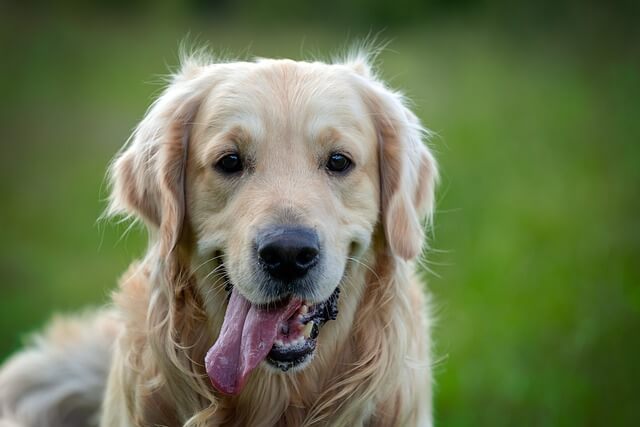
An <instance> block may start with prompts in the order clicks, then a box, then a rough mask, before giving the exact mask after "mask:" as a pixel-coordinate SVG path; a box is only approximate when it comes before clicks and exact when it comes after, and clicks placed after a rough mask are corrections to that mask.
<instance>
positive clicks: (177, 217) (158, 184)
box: [107, 62, 215, 255]
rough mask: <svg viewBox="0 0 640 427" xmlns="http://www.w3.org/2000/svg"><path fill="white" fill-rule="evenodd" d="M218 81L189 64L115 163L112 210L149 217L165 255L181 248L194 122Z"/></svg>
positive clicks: (148, 225)
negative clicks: (190, 141) (186, 178)
mask: <svg viewBox="0 0 640 427" xmlns="http://www.w3.org/2000/svg"><path fill="white" fill-rule="evenodd" d="M213 82H215V78H212V75H211V70H210V69H209V70H207V69H205V68H204V67H201V66H199V65H197V64H195V63H189V62H187V63H186V64H184V65H183V66H182V69H181V71H180V72H178V73H177V74H176V75H174V77H173V79H172V81H171V83H170V84H169V85H168V86H167V88H166V89H165V90H164V92H163V93H162V94H161V95H160V96H159V97H158V99H156V101H155V102H154V103H153V105H152V106H151V107H150V108H149V110H148V111H147V114H146V115H145V117H144V118H143V119H142V121H141V122H140V124H138V126H137V127H136V129H135V131H134V133H133V135H132V136H131V139H130V141H129V143H128V144H127V145H126V146H125V147H124V148H123V150H122V151H121V152H120V153H119V154H118V155H117V156H116V158H115V159H114V161H113V163H112V164H111V166H110V169H109V179H110V181H111V197H110V203H109V208H108V212H107V213H108V214H109V215H126V216H131V217H134V218H137V219H141V220H143V221H144V223H145V224H146V225H147V227H148V228H149V231H150V234H151V235H152V236H156V237H157V238H158V240H157V241H158V242H159V243H160V249H161V253H163V254H165V255H166V254H168V253H169V252H171V251H172V250H173V249H174V248H175V246H176V245H177V242H178V241H179V239H180V235H181V232H182V227H183V221H184V217H185V194H184V179H185V169H186V158H187V154H188V144H189V137H190V130H191V124H192V122H193V120H194V118H195V116H196V114H197V111H198V108H199V106H200V104H201V102H202V101H203V99H204V97H205V96H206V94H207V93H209V91H210V90H211V88H212V85H213Z"/></svg>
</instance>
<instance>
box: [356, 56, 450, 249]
mask: <svg viewBox="0 0 640 427" xmlns="http://www.w3.org/2000/svg"><path fill="white" fill-rule="evenodd" d="M354 70H355V71H356V73H357V74H358V81H359V83H358V85H359V86H360V88H361V90H362V92H363V99H364V101H365V104H366V105H367V107H368V108H369V111H370V114H371V117H372V119H373V122H374V124H375V128H376V131H377V134H378V147H379V153H380V155H379V162H380V199H381V209H382V212H381V213H382V224H383V227H384V231H385V237H386V240H387V243H388V245H389V247H390V249H391V251H392V253H393V254H394V255H397V256H399V257H401V258H403V259H405V260H410V259H413V258H415V257H416V256H418V255H419V254H420V253H421V251H422V246H423V244H424V240H425V232H424V226H425V221H426V222H427V223H430V221H431V217H432V214H433V209H434V190H435V184H436V181H437V177H438V171H437V164H436V161H435V159H434V157H433V155H432V154H431V152H430V151H429V149H428V148H427V146H426V145H425V144H424V142H423V138H424V137H425V135H426V134H427V130H426V129H425V128H423V127H422V125H421V124H420V121H419V120H418V118H417V117H416V115H415V114H413V112H411V111H410V110H409V109H408V108H407V107H406V105H405V101H404V97H403V96H402V95H401V94H399V93H397V92H394V91H392V90H390V89H389V88H387V87H386V86H385V85H384V83H382V82H381V81H379V80H378V79H376V78H375V77H374V76H373V73H372V72H371V70H370V69H369V68H368V66H367V65H366V64H364V63H362V62H361V63H357V64H356V66H354ZM363 70H364V71H363Z"/></svg>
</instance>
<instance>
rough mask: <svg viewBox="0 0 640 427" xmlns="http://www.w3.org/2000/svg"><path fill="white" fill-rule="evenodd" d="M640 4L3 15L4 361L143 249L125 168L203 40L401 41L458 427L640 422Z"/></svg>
mask: <svg viewBox="0 0 640 427" xmlns="http://www.w3.org/2000/svg"><path fill="white" fill-rule="evenodd" d="M637 4H638V3H637V2H632V1H627V2H624V1H621V2H616V3H605V2H577V1H567V2H561V3H557V2H551V1H550V0H543V1H540V2H527V3H522V4H520V3H515V2H508V1H506V0H484V1H474V0H456V1H454V2H445V1H443V0H431V1H422V2H421V1H417V0H396V1H394V2H387V1H382V0H373V1H366V2H365V1H364V0H356V1H353V2H339V1H337V0H329V1H327V2H324V3H322V4H321V3H311V2H299V1H293V0H272V1H266V0H257V1H253V2H249V1H248V0H241V1H233V2H232V1H231V0H220V1H215V2H206V1H204V0H191V1H187V2H184V3H179V2H171V1H161V2H152V1H149V0H135V1H123V0H116V1H113V0H111V1H107V0H101V1H99V2H97V3H87V2H81V1H78V0H66V1H61V2H57V3H56V4H55V6H54V5H53V3H51V2H45V1H40V2H32V3H30V4H29V5H25V4H21V5H17V4H7V3H3V4H1V5H0V49H1V52H2V58H3V59H2V65H1V66H0V93H1V94H2V98H0V99H1V101H0V144H1V150H2V151H1V153H2V155H1V156H0V183H1V184H0V200H2V209H0V223H1V224H2V229H1V231H0V237H1V242H2V245H0V359H4V358H6V357H8V355H9V354H10V353H11V352H12V351H14V350H16V349H17V348H19V346H20V345H21V343H22V339H23V337H24V336H26V334H27V333H29V332H30V331H33V330H36V329H37V328H38V327H40V326H41V325H42V324H44V322H45V321H46V320H47V319H48V318H50V316H51V314H52V313H54V312H69V311H74V310H81V309H82V307H85V306H86V305H94V306H95V305H98V304H102V303H105V302H107V301H108V294H109V292H110V290H112V289H113V287H114V286H115V282H116V278H117V277H118V275H119V274H120V273H121V272H122V271H124V269H125V268H126V266H127V264H128V263H129V262H130V261H131V260H132V259H134V258H135V257H136V256H139V255H140V254H141V253H143V250H144V245H145V236H144V232H143V231H142V230H140V229H133V230H131V231H130V232H128V233H126V234H125V235H124V237H123V234H124V232H125V231H126V230H127V225H126V224H120V225H117V224H111V223H103V222H99V221H97V218H98V217H99V216H100V213H101V211H102V209H103V208H104V198H105V196H106V190H105V188H104V171H105V169H106V166H107V164H108V162H109V160H110V158H111V157H112V156H113V154H114V153H115V152H116V151H117V150H118V148H119V147H120V146H121V145H122V143H123V142H124V141H125V140H126V138H127V136H128V134H129V132H130V130H131V129H132V128H133V126H134V125H135V123H136V121H137V120H139V119H140V118H141V117H142V115H143V114H144V111H145V109H146V107H147V106H148V105H149V103H150V102H151V100H152V99H153V96H154V95H156V94H157V93H158V92H159V90H160V88H161V85H160V84H159V82H160V81H161V76H162V74H164V73H166V71H167V68H168V66H175V65H176V63H177V59H176V58H177V46H178V42H179V41H180V40H181V39H183V38H184V36H185V35H186V34H188V33H190V34H191V35H192V38H194V39H196V40H199V41H201V42H208V43H209V45H210V46H211V47H212V48H213V50H214V51H224V52H234V53H238V54H240V55H244V56H251V55H252V54H256V55H260V56H276V57H284V56H288V57H293V58H304V57H309V56H317V55H318V54H322V53H325V54H328V53H332V52H335V51H336V50H339V49H340V47H342V46H345V43H346V42H348V40H354V39H357V38H358V37H361V36H364V35H366V34H367V33H372V34H376V33H377V32H378V31H379V30H380V29H383V28H386V30H385V31H384V32H383V33H382V37H383V38H387V39H391V40H392V43H391V44H390V47H389V49H387V50H386V51H385V52H383V54H382V55H381V58H380V59H381V61H380V62H381V64H382V70H381V71H382V74H383V76H385V78H387V79H388V80H389V81H390V82H391V84H392V86H394V87H398V88H402V89H404V90H405V91H406V92H407V94H408V95H409V96H410V98H411V99H413V100H414V102H415V110H416V112H417V113H418V114H419V116H420V117H421V118H422V119H423V121H424V122H425V123H426V124H427V125H428V126H429V127H430V128H432V129H433V130H435V131H436V132H437V134H438V136H437V137H436V138H434V140H433V141H431V145H432V147H433V148H434V150H435V152H436V154H437V157H438V159H439V161H440V164H441V169H442V173H443V178H442V183H441V186H440V189H439V196H438V213H437V215H436V222H435V223H436V227H435V230H434V231H433V238H432V250H431V251H430V252H429V253H428V255H427V260H426V262H425V266H426V267H427V268H428V269H429V270H431V272H425V277H426V279H427V281H428V282H429V288H430V290H431V292H432V293H433V296H434V298H433V300H434V311H435V314H436V315H437V318H438V323H437V326H436V328H435V331H434V338H435V343H436V344H435V353H436V358H437V363H436V365H435V373H436V382H437V384H436V390H435V396H436V402H435V408H436V419H437V425H442V426H450V427H453V426H481V425H486V426H494V427H495V426H513V425H526V426H602V425H606V426H635V425H640V413H639V412H638V402H639V401H640V393H639V392H638V387H637V384H639V383H640V365H639V364H638V362H637V360H638V359H639V358H640V286H639V285H640V265H639V263H638V259H639V255H640V223H639V221H638V215H639V212H640V144H639V143H640V120H638V112H640V60H639V58H640V55H638V53H639V52H638V45H639V43H638V37H637V36H638V34H637V31H638V30H637V18H638V14H637V11H638V7H637ZM325 21H328V22H325ZM347 44H348V43H347Z"/></svg>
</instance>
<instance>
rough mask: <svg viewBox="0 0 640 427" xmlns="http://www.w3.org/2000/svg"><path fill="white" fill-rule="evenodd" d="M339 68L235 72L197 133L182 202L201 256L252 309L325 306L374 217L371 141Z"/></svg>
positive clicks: (270, 66)
mask: <svg viewBox="0 0 640 427" xmlns="http://www.w3.org/2000/svg"><path fill="white" fill-rule="evenodd" d="M351 78H352V76H351V75H350V74H349V73H348V72H347V70H346V69H345V68H338V67H332V66H329V65H325V64H308V63H302V64H301V63H295V62H290V61H286V62H283V61H269V62H262V63H260V64H248V65H247V64H241V65H240V66H238V71H237V77H236V78H234V79H231V81H227V82H225V83H224V84H221V85H219V86H217V87H215V88H213V90H212V91H211V92H210V93H209V94H208V95H207V97H206V99H205V101H204V102H203V104H202V105H201V107H200V110H199V112H198V114H197V116H196V119H195V124H194V127H193V131H192V138H191V150H190V156H189V167H188V168H187V174H188V181H187V182H188V185H187V188H188V189H189V190H188V192H187V205H188V211H189V218H190V221H191V223H192V226H193V230H194V233H195V236H196V241H197V248H198V255H199V257H200V258H203V259H206V258H211V257H213V256H216V254H217V255H218V256H221V257H222V260H223V262H224V266H225V268H226V273H227V275H228V278H229V280H230V282H231V283H232V284H233V286H235V287H236V288H237V290H238V292H240V293H241V294H243V295H244V296H245V297H246V298H247V299H248V300H249V301H251V302H252V303H256V304H266V303H272V302H275V301H280V300H282V299H283V298H286V297H288V296H297V297H299V298H301V299H303V300H305V301H306V302H308V303H310V304H314V303H318V302H321V301H325V300H327V299H328V298H329V296H330V295H331V294H332V293H333V292H334V290H335V289H336V287H337V286H338V284H339V283H340V281H341V278H342V276H343V272H344V269H345V265H346V263H347V260H348V258H349V257H358V256H359V255H361V254H362V252H363V251H364V250H365V249H366V248H367V247H368V245H369V241H370V238H371V234H372V232H373V228H374V225H375V223H376V221H377V218H378V210H379V178H378V176H379V174H378V161H377V136H376V130H375V128H374V124H373V122H372V120H371V118H370V117H369V112H368V111H367V108H366V105H365V104H364V102H363V99H362V97H361V96H360V95H359V94H358V93H357V92H356V89H355V88H354V85H353V84H352V83H351V81H350V79H351Z"/></svg>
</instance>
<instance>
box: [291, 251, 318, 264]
mask: <svg viewBox="0 0 640 427" xmlns="http://www.w3.org/2000/svg"><path fill="white" fill-rule="evenodd" d="M317 257H318V251H317V250H316V249H315V248H303V249H302V250H301V251H300V253H299V254H298V256H297V257H296V263H297V264H298V265H299V266H301V267H304V266H307V265H309V264H311V263H313V262H314V261H315V260H316V258H317Z"/></svg>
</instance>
